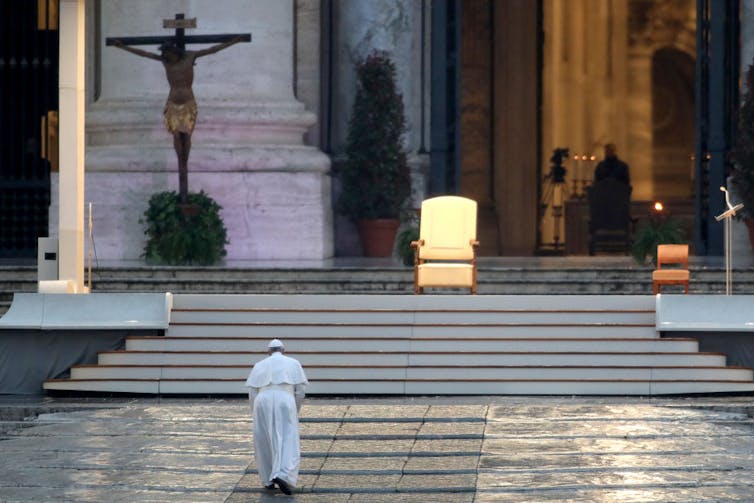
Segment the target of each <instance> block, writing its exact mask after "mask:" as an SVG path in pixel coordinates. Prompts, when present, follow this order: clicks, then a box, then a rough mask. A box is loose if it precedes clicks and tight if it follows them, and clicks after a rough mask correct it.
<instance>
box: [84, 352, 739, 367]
mask: <svg viewBox="0 0 754 503" xmlns="http://www.w3.org/2000/svg"><path fill="white" fill-rule="evenodd" d="M289 354H290V355H291V356H293V357H294V358H296V359H297V360H299V361H300V362H301V364H302V365H303V366H304V367H308V366H311V365H329V366H343V365H374V366H375V367H379V366H386V365H391V366H404V367H405V366H409V365H410V366H460V367H474V366H484V365H492V366H495V365H497V366H515V365H528V366H568V365H575V366H584V367H589V366H595V365H597V366H623V367H637V366H638V367H641V366H702V367H721V366H725V361H726V358H725V355H723V354H720V353H706V352H705V353H689V352H679V353H678V352H677V353H672V352H662V353H632V352H623V353H620V352H614V351H609V352H602V353H596V352H590V353H573V352H571V353H569V352H563V351H560V352H539V353H537V352H527V353H500V352H498V353H490V352H484V353H474V352H464V353H458V352H456V351H451V352H444V353H440V352H434V353H428V352H427V353H411V354H407V353H405V352H386V351H377V352H366V351H364V352H358V353H311V352H295V353H293V352H292V353H289ZM264 356H265V353H263V352H261V351H233V352H221V351H214V352H208V351H172V352H171V351H138V352H137V351H105V352H101V353H99V354H98V358H97V363H98V365H108V366H109V365H183V366H204V365H214V366H237V365H241V366H245V367H247V368H251V366H252V365H253V364H254V362H256V361H259V360H261V359H262V358H264Z"/></svg>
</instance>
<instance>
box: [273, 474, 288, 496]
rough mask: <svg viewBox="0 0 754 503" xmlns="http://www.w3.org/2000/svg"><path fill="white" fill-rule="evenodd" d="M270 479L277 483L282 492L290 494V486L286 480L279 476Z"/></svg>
mask: <svg viewBox="0 0 754 503" xmlns="http://www.w3.org/2000/svg"><path fill="white" fill-rule="evenodd" d="M272 481H273V482H274V483H276V484H277V485H278V487H279V488H280V490H281V491H283V494H291V486H289V485H288V482H286V481H285V480H283V479H281V478H279V477H275V478H274V479H272Z"/></svg>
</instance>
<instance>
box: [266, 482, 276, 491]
mask: <svg viewBox="0 0 754 503" xmlns="http://www.w3.org/2000/svg"><path fill="white" fill-rule="evenodd" d="M264 488H265V489H267V490H268V491H274V490H275V484H274V483H273V484H270V485H268V486H264Z"/></svg>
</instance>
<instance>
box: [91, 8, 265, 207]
mask: <svg viewBox="0 0 754 503" xmlns="http://www.w3.org/2000/svg"><path fill="white" fill-rule="evenodd" d="M162 26H163V28H173V29H175V35H173V36H162V37H161V36H152V37H108V38H107V39H105V43H106V45H114V46H117V47H119V48H121V49H123V50H125V51H128V52H131V53H133V54H136V55H137V56H142V57H146V58H149V59H153V60H157V61H160V62H162V64H163V65H164V66H165V71H166V75H167V78H168V83H169V84H170V94H169V95H168V103H167V104H166V107H165V126H166V127H167V128H168V131H170V132H171V133H172V134H173V145H174V147H175V151H176V155H177V156H178V185H179V196H180V202H181V204H182V205H184V206H185V205H188V158H189V151H190V150H191V133H192V132H193V129H194V122H195V120H196V102H195V101H194V93H193V91H192V90H191V84H192V82H193V80H194V70H193V66H194V60H195V59H196V58H198V57H201V56H206V55H208V54H214V53H215V52H218V51H220V50H222V49H224V48H226V47H230V46H231V45H233V44H235V43H238V42H251V34H250V33H230V34H221V35H189V36H187V35H186V34H185V29H186V28H196V18H191V19H185V17H184V15H183V14H176V15H175V19H165V20H163V23H162ZM206 43H212V44H215V45H213V46H211V47H208V48H206V49H201V50H197V51H187V50H186V44H206ZM155 44H158V45H160V50H161V54H156V53H152V52H149V51H144V50H142V49H137V48H136V47H132V46H134V45H155ZM174 49H175V50H174ZM166 54H168V56H166ZM176 89H177V91H176Z"/></svg>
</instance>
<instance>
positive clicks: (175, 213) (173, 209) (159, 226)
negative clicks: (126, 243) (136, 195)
mask: <svg viewBox="0 0 754 503" xmlns="http://www.w3.org/2000/svg"><path fill="white" fill-rule="evenodd" d="M188 209H189V211H184V208H183V207H182V206H181V205H180V204H179V200H178V193H177V192H170V191H167V192H159V193H157V194H154V195H153V196H152V197H151V198H150V199H149V207H148V208H147V211H145V212H144V217H143V219H141V220H140V222H141V223H146V225H147V229H146V230H145V231H144V234H145V235H146V236H147V238H148V239H147V244H146V246H145V248H144V258H145V259H146V260H147V262H150V263H163V264H170V265H189V264H199V265H210V264H214V263H215V262H217V261H218V260H220V259H221V258H223V257H224V256H225V254H226V251H225V245H226V244H228V239H227V230H226V229H225V225H224V224H223V221H222V219H221V218H220V210H221V209H222V208H221V207H220V206H219V205H218V204H217V203H216V202H215V201H214V200H213V199H212V198H211V197H209V196H208V195H207V194H205V193H204V192H203V191H202V192H199V193H198V194H197V193H189V195H188ZM194 213H195V214H194Z"/></svg>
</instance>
